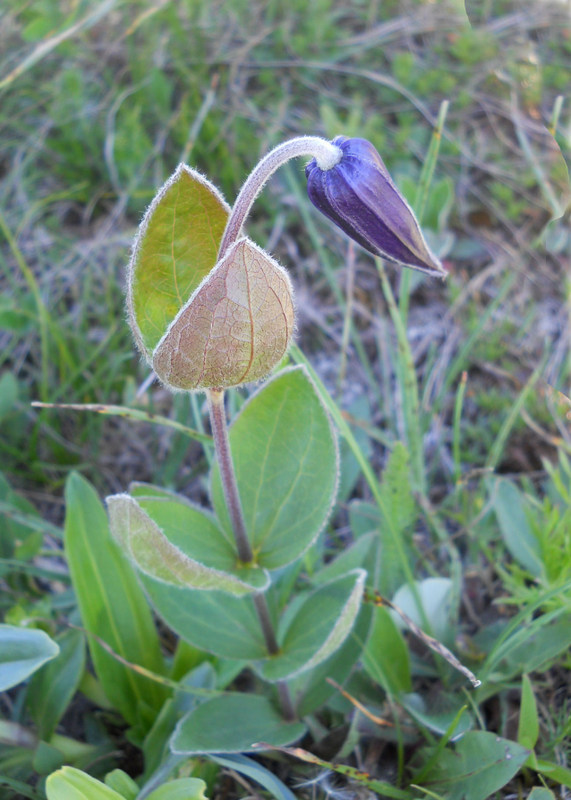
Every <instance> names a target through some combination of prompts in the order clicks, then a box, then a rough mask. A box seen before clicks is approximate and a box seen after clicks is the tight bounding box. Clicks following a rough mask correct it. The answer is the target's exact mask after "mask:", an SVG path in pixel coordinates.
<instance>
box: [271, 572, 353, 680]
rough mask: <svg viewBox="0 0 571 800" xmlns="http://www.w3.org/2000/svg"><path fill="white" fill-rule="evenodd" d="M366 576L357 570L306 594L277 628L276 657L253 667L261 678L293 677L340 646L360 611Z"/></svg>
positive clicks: (311, 666)
mask: <svg viewBox="0 0 571 800" xmlns="http://www.w3.org/2000/svg"><path fill="white" fill-rule="evenodd" d="M366 577H367V573H366V572H365V570H362V569H356V570H353V571H352V572H350V573H349V574H347V575H343V576H342V577H341V578H336V579H335V580H332V581H330V582H329V583H326V584H324V585H323V586H319V587H318V588H317V589H315V590H314V591H312V592H309V593H308V594H307V596H306V597H305V599H304V600H303V602H302V603H301V604H300V605H298V606H297V607H296V613H295V615H294V617H293V619H291V620H290V619H287V618H285V619H284V621H283V623H282V625H280V628H279V629H278V642H279V644H280V652H279V653H278V655H276V656H272V657H271V658H269V659H266V660H265V662H264V663H262V664H258V665H256V668H257V670H258V672H259V673H260V675H261V676H262V677H263V678H264V679H265V680H268V681H279V680H283V679H285V678H292V677H294V676H296V675H300V674H301V673H302V672H305V671H306V670H310V669H313V667H315V666H317V664H320V663H321V662H322V661H325V659H326V658H328V657H329V656H330V655H332V654H333V653H334V652H335V651H336V650H337V649H338V648H339V647H341V645H342V644H343V642H344V641H345V639H346V638H347V636H348V635H349V633H350V631H351V628H352V627H353V623H354V622H355V618H356V617H357V614H358V612H359V608H360V605H361V597H362V595H363V586H364V583H365V578H366Z"/></svg>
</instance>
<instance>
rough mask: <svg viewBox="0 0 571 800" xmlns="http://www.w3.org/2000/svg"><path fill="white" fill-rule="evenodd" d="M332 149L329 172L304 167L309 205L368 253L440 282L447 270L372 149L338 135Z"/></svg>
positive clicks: (364, 142) (312, 165)
mask: <svg viewBox="0 0 571 800" xmlns="http://www.w3.org/2000/svg"><path fill="white" fill-rule="evenodd" d="M332 144H334V145H336V146H337V147H339V149H340V150H341V152H342V156H341V159H340V160H339V161H338V162H337V163H336V164H335V165H334V166H333V167H331V168H330V169H325V170H324V169H321V168H320V167H319V166H318V165H317V162H316V160H315V159H314V160H313V161H311V162H310V163H309V164H308V165H307V167H306V168H305V174H306V176H307V192H308V194H309V199H310V200H311V202H312V203H313V205H314V206H315V207H316V208H317V209H318V210H319V211H321V212H322V213H323V214H325V216H326V217H328V218H329V219H330V220H331V221H332V222H334V223H335V224H336V225H337V226H338V227H339V228H341V230H343V231H344V232H345V233H346V234H347V235H348V236H350V237H351V239H354V240H355V241H356V242H357V243H358V244H360V245H361V247H364V248H365V250H368V251H369V253H372V254H373V255H375V256H380V257H381V258H386V259H387V260H389V261H393V262H395V263H397V264H401V265H402V266H405V267H412V268H413V269H418V270H420V271H421V272H425V273H427V274H428V275H438V276H440V277H444V276H445V275H446V270H445V269H444V267H443V266H442V264H441V263H440V261H439V260H438V259H437V258H436V256H435V255H434V254H433V253H431V252H430V249H429V248H428V245H427V244H426V242H425V241H424V237H423V235H422V232H421V230H420V226H419V224H418V222H417V220H416V217H415V216H414V213H413V211H412V209H411V208H410V206H409V205H408V203H407V202H406V200H405V199H404V197H403V196H402V194H401V193H400V192H399V190H398V189H397V187H396V186H395V184H394V183H393V181H392V179H391V176H390V175H389V173H388V171H387V168H386V167H385V165H384V163H383V160H382V158H381V157H380V155H379V154H378V153H377V151H376V150H375V148H374V147H373V145H372V144H371V143H370V142H368V141H367V140H366V139H348V138H347V137H346V136H337V138H335V139H333V142H332Z"/></svg>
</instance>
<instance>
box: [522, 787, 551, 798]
mask: <svg viewBox="0 0 571 800" xmlns="http://www.w3.org/2000/svg"><path fill="white" fill-rule="evenodd" d="M527 800H555V795H554V794H553V792H550V791H549V789H546V788H545V786H534V787H533V789H532V790H531V792H530V793H529V794H528V796H527Z"/></svg>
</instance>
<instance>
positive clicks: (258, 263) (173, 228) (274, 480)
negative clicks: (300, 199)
mask: <svg viewBox="0 0 571 800" xmlns="http://www.w3.org/2000/svg"><path fill="white" fill-rule="evenodd" d="M297 157H306V158H308V157H309V158H311V159H312V160H311V163H309V165H308V167H307V176H308V192H309V197H310V200H311V201H312V203H313V204H314V205H315V206H316V207H317V208H318V209H319V210H320V211H321V212H322V213H324V214H325V215H326V216H327V217H329V219H331V220H333V222H335V224H337V225H338V226H339V227H340V228H341V229H342V230H343V231H345V233H347V234H348V235H349V236H350V237H351V238H352V239H354V240H355V241H356V242H358V243H359V244H360V245H362V246H363V247H364V248H365V249H366V250H368V251H369V252H371V253H374V254H375V255H378V256H381V257H383V258H386V259H389V260H391V261H395V262H397V263H399V264H401V265H404V266H408V267H413V268H414V269H420V270H422V271H424V272H426V273H428V274H430V275H443V274H444V269H443V268H442V265H441V264H440V262H439V261H438V259H437V258H436V257H435V256H434V255H433V254H432V253H431V252H430V250H429V249H428V247H427V245H426V243H425V241H424V239H423V237H422V234H421V232H420V228H419V226H418V223H417V221H416V219H415V217H414V214H413V213H412V211H411V209H410V207H409V206H408V205H407V203H406V202H405V200H404V199H403V197H402V196H401V195H400V193H399V192H398V190H397V188H396V187H395V185H394V183H393V182H392V180H391V178H390V176H389V175H388V173H387V171H386V169H385V166H384V164H383V162H382V160H381V158H380V156H379V155H378V153H377V152H376V150H375V149H374V147H373V146H372V145H371V144H370V143H369V142H366V141H364V140H362V139H346V138H344V137H338V138H337V139H335V140H334V141H333V142H327V141H325V140H323V139H319V138H316V137H311V136H307V137H300V138H297V139H292V140H291V141H288V142H285V143H283V144H281V145H279V146H278V147H276V148H275V149H274V150H272V151H271V152H270V153H269V154H268V155H267V156H266V157H265V158H263V159H262V160H261V161H260V163H259V164H258V165H257V166H256V167H255V169H254V170H253V172H252V173H251V175H250V176H249V177H248V178H247V180H246V182H245V183H244V186H243V187H242V189H241V191H240V193H239V194H238V197H237V199H236V202H235V204H234V206H233V207H232V208H230V207H229V206H228V205H227V203H226V202H225V200H224V198H223V197H222V196H221V194H220V192H219V191H218V190H217V189H216V188H215V187H214V186H213V185H212V184H211V183H210V182H209V181H208V180H207V179H206V178H205V177H204V176H203V175H201V174H200V173H198V172H196V171H195V170H193V169H191V168H189V167H187V166H185V165H181V166H179V168H178V169H177V170H176V172H175V173H174V175H173V176H172V177H171V178H170V179H169V180H168V181H167V183H166V184H165V185H164V186H163V187H162V189H161V190H160V191H159V192H158V194H157V196H156V198H155V200H154V201H153V203H152V204H151V206H150V208H149V210H148V211H147V213H146V215H145V217H144V219H143V222H142V224H141V226H140V229H139V232H138V235H137V238H136V241H135V245H134V248H133V254H132V258H131V262H130V265H129V272H128V294H127V306H128V313H129V321H130V324H131V328H132V330H133V334H134V337H135V340H136V342H137V345H138V346H139V348H140V350H141V352H142V353H143V355H144V357H145V358H146V359H147V361H148V362H149V364H150V366H151V367H152V369H153V370H154V371H155V373H156V374H157V376H158V377H159V379H160V380H161V381H162V382H163V384H164V385H165V386H167V387H168V388H169V389H171V390H173V391H187V392H194V391H198V390H202V391H205V392H206V394H207V397H208V402H209V407H210V420H211V429H212V438H213V443H214V448H215V452H216V463H215V465H214V467H213V470H212V474H211V499H212V506H213V512H214V513H213V512H212V511H209V510H205V509H202V508H198V507H196V506H194V505H191V504H190V503H189V502H188V501H187V500H186V499H185V498H183V497H180V496H178V495H175V494H173V493H171V492H168V491H166V490H164V489H161V488H159V487H156V486H146V485H141V484H136V485H134V486H132V487H131V490H130V493H129V494H119V495H114V496H113V497H110V498H108V507H109V515H110V521H111V530H112V532H113V535H114V537H115V539H116V540H117V542H118V543H119V544H120V546H121V547H122V548H123V549H124V550H125V552H126V554H127V555H128V557H129V558H130V559H131V561H132V562H133V564H134V566H135V568H136V569H137V571H138V574H139V576H140V579H141V581H142V582H143V584H144V586H145V588H146V591H147V593H148V596H149V598H150V600H151V602H152V603H153V605H154V607H155V609H156V610H157V612H158V613H159V614H160V615H161V616H162V617H163V619H164V620H165V621H166V622H167V624H169V625H170V626H171V627H172V628H173V629H174V630H175V631H176V632H177V633H178V634H179V635H180V636H181V637H182V638H183V639H186V640H187V641H188V642H190V643H191V644H192V645H194V647H196V648H199V649H201V650H204V651H209V652H211V653H213V654H214V655H216V656H217V657H218V658H222V659H223V658H232V659H240V660H242V661H243V662H244V663H247V664H249V665H250V667H251V668H252V669H253V670H254V671H255V672H256V673H257V674H258V675H259V677H260V678H262V680H263V681H266V682H267V683H268V684H271V683H274V684H275V685H276V687H277V696H278V697H279V700H280V705H281V712H282V715H281V718H280V719H278V720H277V721H276V719H275V714H276V712H275V710H274V709H273V706H272V705H271V704H270V703H269V700H268V702H267V703H266V701H265V700H264V703H261V699H260V697H254V700H255V701H256V705H255V708H254V707H253V706H252V710H251V712H250V711H249V710H248V707H247V706H248V702H250V700H248V698H247V697H246V698H245V699H244V698H243V699H241V700H240V703H241V705H240V708H241V711H240V714H243V715H244V716H245V717H248V716H249V715H250V714H251V715H253V716H255V717H256V719H258V720H261V721H262V722H263V723H264V724H262V723H260V728H259V730H258V729H257V728H256V730H255V732H252V728H251V727H249V728H248V733H247V734H246V733H244V734H243V736H244V737H245V736H246V735H247V736H248V737H250V739H249V740H248V741H242V739H240V730H236V733H235V739H233V740H232V747H233V751H234V752H236V751H240V750H247V749H249V747H250V745H251V744H252V743H253V742H254V741H266V742H269V743H270V744H273V745H276V746H278V745H281V744H285V743H287V742H290V741H293V740H294V739H296V738H298V737H299V736H300V735H302V734H303V732H304V730H305V728H304V726H303V724H302V723H300V722H296V721H295V720H296V719H297V720H298V719H299V718H300V717H301V716H303V715H305V714H307V713H311V711H312V709H314V708H315V702H316V701H315V699H314V698H315V697H319V698H321V699H320V701H319V702H323V698H326V697H327V693H328V692H329V691H332V690H330V689H329V687H328V686H327V685H326V684H325V683H324V681H325V677H327V676H329V675H330V673H329V672H327V673H319V672H315V668H316V667H317V666H318V665H320V664H321V663H322V662H325V661H326V660H327V659H329V657H330V656H332V655H333V653H335V652H336V651H337V650H338V649H339V648H341V647H343V648H344V656H343V658H342V659H340V660H339V663H338V665H337V666H336V667H335V669H333V668H332V669H333V673H332V676H333V677H336V679H337V680H344V679H345V677H346V675H347V674H348V672H347V670H348V669H350V667H351V664H353V663H354V661H355V660H356V659H358V657H359V654H360V648H362V643H363V641H365V640H366V638H367V631H368V622H369V620H370V615H369V616H367V613H366V612H367V611H368V609H362V608H361V598H362V593H363V587H364V582H365V578H366V575H367V573H366V570H365V569H364V566H365V564H367V563H369V561H370V558H373V560H374V556H371V555H370V554H369V553H368V552H365V551H363V554H362V556H359V557H357V555H356V556H354V557H353V559H352V560H351V559H350V560H349V562H348V563H347V564H346V563H345V561H342V562H341V563H340V564H339V565H337V564H336V563H335V562H333V565H328V566H327V568H325V571H324V572H323V576H322V577H320V576H319V574H317V573H316V574H315V575H313V576H312V578H311V581H310V582H309V583H308V582H306V583H303V584H302V585H301V586H292V582H291V581H290V579H289V578H287V577H286V580H285V583H284V580H283V575H284V574H285V575H286V576H287V575H288V574H291V575H293V574H295V573H293V572H290V573H288V572H287V571H285V570H284V568H285V567H288V566H290V565H295V564H296V563H297V564H299V560H300V559H301V557H302V556H303V554H304V553H305V552H306V551H307V550H308V548H310V547H311V546H312V544H314V542H315V541H316V539H317V537H318V535H319V533H320V531H321V530H322V529H323V527H324V526H325V524H326V522H327V519H328V517H329V515H330V513H331V510H332V508H333V505H334V502H335V497H336V492H337V484H338V478H339V475H338V473H339V466H338V465H339V455H338V447H337V440H336V435H335V432H334V430H333V427H332V424H331V421H330V419H329V416H328V414H327V412H326V410H325V407H324V406H323V403H322V400H321V398H320V396H319V394H318V392H317V391H316V389H315V387H314V385H313V383H312V381H311V378H310V376H309V374H308V372H307V371H306V370H305V368H303V367H294V368H291V367H290V368H285V369H283V370H281V371H280V372H279V373H278V374H277V375H274V376H273V377H272V378H271V379H270V380H268V381H267V382H266V383H265V384H264V385H263V386H262V387H261V388H259V389H258V390H257V391H256V392H255V393H254V394H253V396H252V397H251V398H250V399H249V400H248V402H247V403H246V404H245V406H244V408H243V409H242V411H241V412H240V414H239V415H238V417H237V418H236V419H235V420H234V422H233V425H232V428H231V430H230V433H229V431H228V427H227V421H226V412H225V407H224V393H225V390H226V389H228V388H230V387H234V386H240V385H241V384H244V383H248V382H252V381H258V380H260V379H261V378H264V377H266V376H267V375H268V374H269V373H270V372H271V370H272V369H274V367H275V366H276V365H277V364H279V363H280V361H281V360H282V359H283V357H284V355H285V354H286V353H287V350H288V347H289V344H290V342H291V336H292V332H293V330H294V303H293V296H292V287H291V283H290V280H289V278H288V276H287V273H286V272H285V270H284V269H283V268H282V267H281V266H280V265H279V264H278V263H277V262H276V261H275V260H274V259H273V258H272V257H271V256H270V255H269V254H268V253H267V252H265V251H264V250H262V249H261V248H260V247H259V246H258V245H256V244H255V243H254V242H252V241H251V240H250V239H249V238H248V237H247V236H246V235H245V234H244V231H243V228H244V224H245V222H246V219H247V217H248V214H249V212H250V210H251V208H252V204H253V203H254V201H255V199H256V197H257V196H258V194H259V193H260V191H261V190H262V188H263V186H264V185H265V183H266V181H267V180H268V179H269V178H270V176H271V175H272V174H273V173H274V172H275V171H276V169H278V168H279V167H280V166H281V165H282V164H284V163H285V162H286V161H288V160H289V159H291V158H297ZM376 547H377V545H376V544H375V546H374V548H373V549H375V548H376ZM358 552H359V553H360V552H361V551H358ZM375 552H376V551H375ZM327 570H329V571H327ZM280 581H281V583H280ZM294 583H295V581H294ZM286 587H288V588H287V589H286ZM300 595H301V596H300ZM294 596H295V602H292V601H293V600H294ZM353 627H356V628H358V634H356V635H355V636H354V637H350V638H348V637H349V634H350V632H351V630H352V629H353ZM328 663H329V662H328ZM335 670H337V672H336V671H335ZM300 676H301V677H300ZM268 696H269V697H272V696H273V695H272V693H271V692H269V693H268ZM236 702H237V701H236V698H235V697H234V696H231V695H228V696H227V695H223V696H221V697H216V698H214V699H213V700H208V701H206V702H204V703H203V704H202V705H200V706H199V707H198V709H197V711H196V713H199V711H200V714H203V717H202V719H206V718H209V717H208V713H207V711H208V710H209V709H211V710H212V718H213V719H220V715H221V714H222V717H223V716H224V713H227V715H228V717H229V718H230V717H231V715H232V714H234V715H235V714H236V713H237V712H236V705H235V704H236ZM252 702H253V701H252ZM210 703H212V707H210V706H209V704H210ZM225 704H226V705H225ZM232 704H234V705H232ZM192 713H194V712H192ZM272 715H273V716H272ZM185 719H186V718H185ZM185 719H183V720H182V721H181V722H180V723H179V726H178V728H177V731H176V732H175V735H174V740H173V741H174V744H173V747H175V751H176V752H191V751H192V752H197V751H198V752H204V751H205V748H206V751H209V752H219V751H221V750H222V749H223V747H222V745H221V744H220V743H219V742H218V740H217V738H216V736H217V735H218V733H217V732H216V731H215V730H213V731H212V736H211V738H210V739H209V740H208V741H209V742H210V744H209V745H206V744H204V741H201V742H200V743H199V744H197V742H196V737H197V736H198V735H199V734H201V733H203V731H202V723H200V724H199V723H198V721H197V720H196V719H194V718H193V717H192V714H191V717H189V719H188V720H187V721H185ZM264 726H265V727H264ZM219 727H220V726H219ZM223 727H224V726H222V728H223ZM197 732H198V733H197ZM227 734H228V731H226V733H225V735H227ZM207 738H208V737H207ZM270 739H271V740H272V741H270ZM224 746H228V744H227V741H226V743H225V745H224ZM192 747H194V748H195V750H192ZM208 747H210V748H211V749H210V750H208ZM184 748H187V749H186V750H185V749H184ZM188 748H190V750H189V749H188ZM196 748H198V750H197V749H196ZM200 748H202V750H201V749H200Z"/></svg>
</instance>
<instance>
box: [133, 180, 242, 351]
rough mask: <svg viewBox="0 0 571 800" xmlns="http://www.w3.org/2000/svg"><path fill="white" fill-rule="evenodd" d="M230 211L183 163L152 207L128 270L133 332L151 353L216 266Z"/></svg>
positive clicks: (134, 248)
mask: <svg viewBox="0 0 571 800" xmlns="http://www.w3.org/2000/svg"><path fill="white" fill-rule="evenodd" d="M229 210H230V209H229V207H228V205H227V203H226V202H225V200H224V198H223V197H222V195H221V194H220V192H219V191H218V190H217V189H216V187H214V186H213V185H212V184H211V183H210V182H209V181H207V180H206V178H204V177H203V176H202V175H200V173H198V172H196V171H195V170H193V169H190V167H187V166H186V165H185V164H180V165H179V167H178V168H177V170H176V172H175V173H174V175H172V177H171V178H169V180H168V181H167V182H166V183H165V185H164V186H163V187H162V189H160V191H159V192H158V194H157V196H156V197H155V199H154V200H153V202H152V204H151V205H150V207H149V209H148V211H147V213H146V214H145V217H144V219H143V222H142V223H141V227H140V228H139V232H138V235H137V238H136V239H135V243H134V247H133V255H132V257H131V263H130V265H129V275H128V296H127V304H128V308H129V318H130V322H131V328H132V330H133V333H134V335H135V338H136V340H137V344H138V345H139V347H140V349H141V350H142V351H143V352H144V353H145V354H146V355H147V357H148V358H149V359H150V357H151V353H152V351H153V350H154V348H155V347H156V345H157V343H158V342H159V340H160V339H161V338H162V336H163V335H164V333H165V331H166V330H167V328H168V326H169V324H170V323H171V322H172V320H173V319H174V318H175V316H176V315H177V313H178V312H179V311H180V309H181V308H182V307H183V306H184V305H185V303H186V302H187V301H188V299H189V298H190V296H191V295H192V293H193V292H194V290H195V289H196V288H197V287H198V285H199V284H200V282H201V281H202V280H203V278H204V277H205V276H206V275H208V273H209V272H210V270H211V269H212V268H213V267H214V265H215V264H216V257H217V255H218V247H219V244H220V240H221V238H222V234H223V232H224V228H225V227H226V221H227V219H228V213H229Z"/></svg>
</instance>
